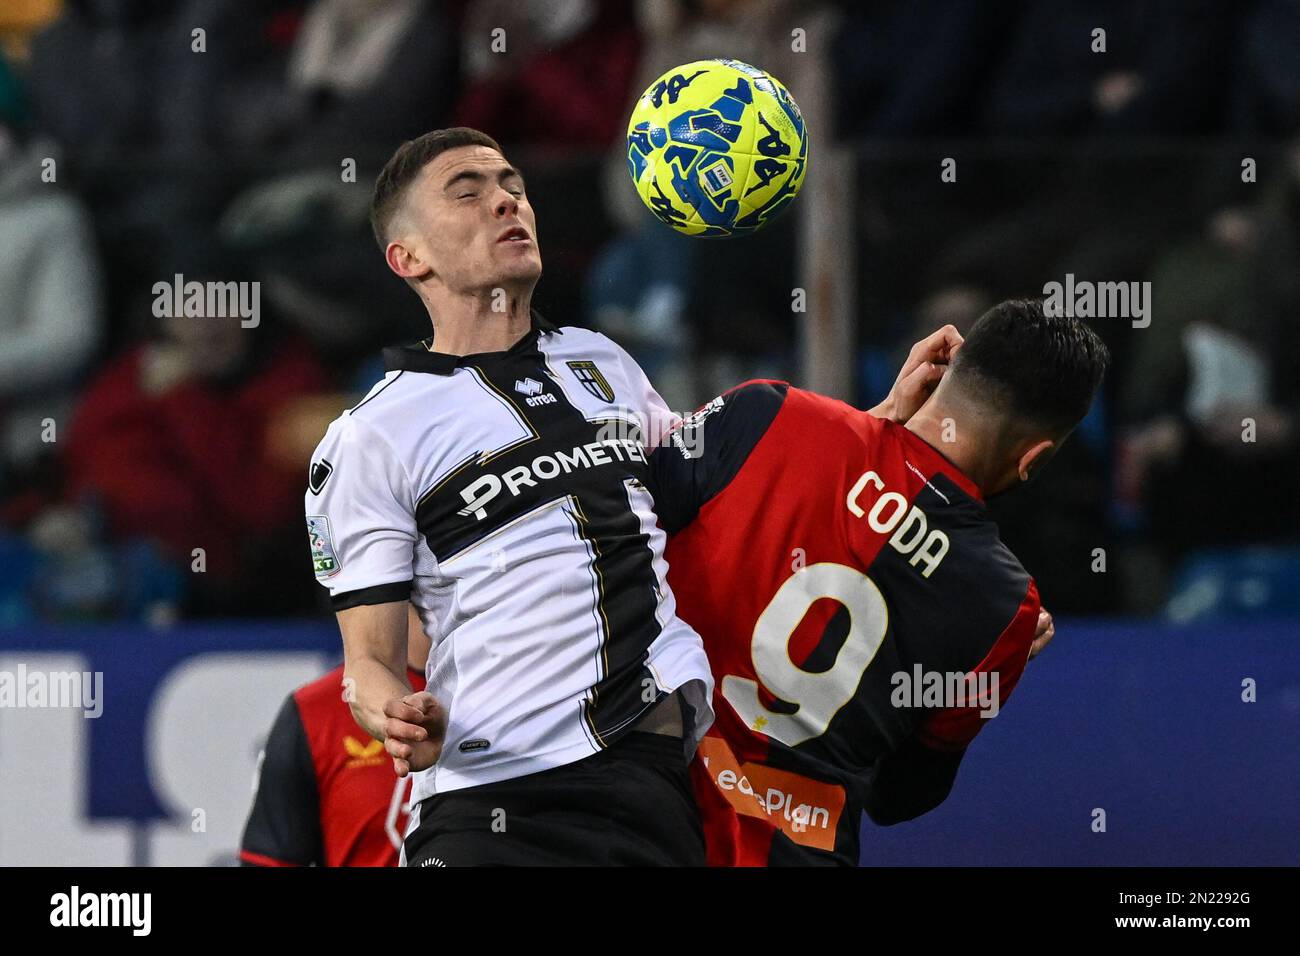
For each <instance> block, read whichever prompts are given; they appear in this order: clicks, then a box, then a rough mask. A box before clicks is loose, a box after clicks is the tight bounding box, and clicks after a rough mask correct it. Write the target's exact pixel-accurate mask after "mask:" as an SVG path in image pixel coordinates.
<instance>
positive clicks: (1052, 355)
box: [949, 299, 1110, 433]
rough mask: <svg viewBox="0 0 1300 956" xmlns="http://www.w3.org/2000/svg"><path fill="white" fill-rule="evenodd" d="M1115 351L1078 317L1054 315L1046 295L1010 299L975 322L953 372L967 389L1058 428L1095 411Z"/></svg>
mask: <svg viewBox="0 0 1300 956" xmlns="http://www.w3.org/2000/svg"><path fill="white" fill-rule="evenodd" d="M1109 362H1110V352H1109V350H1108V349H1107V348H1106V344H1105V343H1104V342H1102V340H1101V339H1100V337H1098V335H1097V333H1096V332H1094V331H1093V330H1092V329H1091V328H1090V327H1089V326H1088V325H1087V324H1086V323H1084V322H1083V321H1081V320H1080V319H1078V318H1074V317H1072V316H1066V315H1059V316H1057V315H1048V314H1047V313H1046V312H1045V310H1044V309H1043V300H1042V299H1010V300H1008V301H1006V302H1001V303H999V304H997V305H995V306H994V307H993V308H991V309H989V310H988V311H987V312H985V313H984V314H983V315H982V316H980V317H979V319H978V320H977V321H976V323H975V324H974V326H972V327H971V330H970V332H969V333H968V334H967V335H966V339H965V341H964V342H963V343H962V346H961V348H960V349H958V350H957V354H956V355H955V356H954V357H953V361H952V367H951V369H950V370H949V372H950V374H951V375H952V377H953V379H954V381H955V382H960V383H962V385H964V386H969V389H968V391H967V394H971V395H973V396H976V397H978V398H979V399H981V400H986V401H987V400H990V399H991V400H993V401H994V402H995V403H996V404H998V405H1000V406H1001V407H1002V408H1004V409H1005V410H1006V411H1007V412H1008V413H1009V414H1010V415H1012V416H1013V417H1015V418H1017V419H1020V420H1022V421H1027V422H1030V423H1032V424H1034V425H1036V426H1039V427H1042V428H1045V429H1046V430H1047V431H1049V432H1052V433H1061V432H1066V431H1069V430H1070V429H1072V428H1074V426H1075V425H1077V424H1079V422H1080V421H1082V420H1083V417H1084V416H1085V415H1087V414H1088V407H1089V406H1090V405H1091V404H1092V399H1093V395H1094V394H1095V393H1096V391H1097V386H1099V385H1100V384H1101V379H1102V376H1103V375H1104V374H1105V372H1106V366H1107V365H1108V364H1109Z"/></svg>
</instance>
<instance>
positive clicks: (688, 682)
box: [306, 314, 713, 801]
mask: <svg viewBox="0 0 1300 956" xmlns="http://www.w3.org/2000/svg"><path fill="white" fill-rule="evenodd" d="M427 345H428V343H427V341H426V342H425V343H420V344H418V345H415V346H410V347H405V348H397V349H387V350H385V352H384V358H385V364H386V366H387V368H388V372H387V374H386V375H385V376H384V378H383V380H382V381H380V382H379V383H377V384H376V385H375V387H374V388H372V389H371V391H370V393H369V394H368V395H367V396H366V397H365V399H364V400H363V401H362V402H361V403H360V404H359V405H357V406H356V407H355V408H353V409H351V410H350V411H347V412H345V413H344V414H343V415H342V416H341V417H340V418H338V419H337V420H336V421H335V422H334V423H333V424H332V425H331V426H330V428H329V431H328V432H327V433H326V435H325V438H324V439H323V440H322V441H321V443H320V446H319V447H318V448H317V450H316V453H315V455H314V456H313V459H312V465H311V473H310V479H309V487H308V491H307V495H306V511H307V528H308V537H309V540H310V544H311V552H312V562H313V565H314V567H315V573H316V577H317V579H318V580H319V581H320V582H321V583H322V584H323V585H325V586H326V587H327V588H328V589H329V591H330V595H331V599H332V602H333V604H334V607H335V609H336V610H343V609H345V608H349V607H355V606H358V605H361V604H382V603H387V602H390V601H404V600H406V599H407V598H408V597H409V599H410V600H411V601H412V602H413V603H414V605H415V607H416V609H417V610H418V612H419V614H420V618H421V620H422V621H423V624H424V628H425V631H426V632H427V633H428V635H429V637H430V638H431V639H432V642H433V647H432V651H431V652H430V656H429V661H428V664H427V666H426V675H427V677H428V689H429V691H430V692H431V693H432V694H433V695H434V696H435V697H436V698H437V699H438V700H439V701H440V702H441V703H442V704H443V705H444V706H445V707H447V709H448V712H449V718H448V721H449V722H448V728H447V735H446V741H445V745H444V748H443V753H442V757H441V758H440V759H439V761H438V763H437V764H436V765H435V766H434V767H432V768H430V769H429V770H426V771H424V772H422V773H420V774H418V775H417V776H416V779H415V783H414V787H413V791H412V800H413V801H418V800H421V799H423V798H424V797H427V796H429V795H431V794H433V793H437V792H442V791H448V790H455V789H459V788H462V787H470V786H477V785H480V784H485V783H491V782H494V781H497V780H504V779H509V778H512V777H517V776H522V775H524V774H528V773H534V772H536V771H540V770H545V769H548V768H550V767H556V766H560V765H562V764H566V763H570V762H572V761H575V760H578V759H580V758H582V757H585V756H588V755H590V754H592V753H595V752H596V751H599V750H601V749H603V748H604V747H607V746H608V745H609V744H611V743H613V742H614V741H615V740H617V739H618V738H619V737H620V736H621V735H622V734H623V733H624V732H626V731H627V730H628V729H630V728H631V726H632V725H633V724H634V723H635V722H636V721H637V719H638V718H639V717H640V716H641V715H642V714H643V713H645V712H646V711H647V710H648V709H649V708H650V707H652V706H653V705H654V704H655V703H656V701H658V700H660V699H662V698H663V697H664V696H666V695H667V694H669V693H671V692H672V691H673V690H676V689H678V688H681V690H682V693H683V696H684V697H685V698H686V701H687V703H688V704H689V705H690V707H691V708H692V710H693V713H692V714H691V716H690V720H689V726H688V727H687V733H686V741H685V742H686V745H687V749H688V751H689V752H694V749H695V747H696V745H697V744H698V742H699V740H700V738H701V737H702V736H703V734H704V732H705V730H706V729H707V728H708V726H709V724H710V723H711V722H712V720H713V711H712V707H711V703H710V701H711V695H712V678H711V677H710V674H709V664H708V660H707V659H706V657H705V655H704V648H703V645H702V643H701V641H700V638H699V635H697V634H696V633H695V631H693V630H692V629H691V628H690V627H689V626H688V625H686V624H685V623H683V622H682V621H681V620H680V619H678V617H677V615H676V608H675V602H674V599H673V595H672V591H671V590H670V589H669V587H668V584H667V582H666V580H665V575H666V571H667V566H666V565H665V563H664V558H663V552H664V545H665V536H664V533H663V531H662V530H661V529H660V528H659V527H658V524H657V520H656V517H655V512H654V501H653V499H652V498H651V495H650V492H649V491H648V490H647V488H646V485H645V481H646V479H647V477H648V472H647V468H648V466H647V462H646V450H645V449H646V446H647V445H650V444H652V443H654V442H657V441H658V439H659V436H660V434H661V433H662V432H663V431H666V430H667V429H668V428H669V427H671V425H672V424H673V423H674V419H673V416H672V415H671V413H670V412H669V411H668V409H667V408H666V407H665V405H664V403H663V400H662V399H661V398H660V397H659V396H658V394H657V393H656V392H655V391H654V389H653V388H652V387H651V385H650V383H649V381H648V380H647V379H646V377H645V374H644V373H643V372H642V371H641V369H640V368H639V367H638V366H637V364H636V363H635V362H634V361H633V360H632V359H631V357H630V356H628V355H627V353H626V352H624V351H623V350H622V349H621V348H620V347H619V346H618V345H616V344H615V343H614V342H612V341H611V340H610V339H608V338H606V337H605V336H604V335H601V334H599V333H596V332H591V331H588V330H586V329H579V328H571V327H570V328H565V329H562V330H561V329H557V328H555V327H554V326H552V325H550V324H549V323H547V322H546V321H545V320H544V319H542V318H541V317H540V316H537V315H536V314H535V315H534V318H533V326H532V329H531V330H530V331H529V333H528V334H527V335H525V336H524V338H523V339H521V340H520V341H519V342H518V343H517V344H515V345H514V346H513V347H512V348H510V349H509V350H507V351H503V352H491V353H484V354H478V355H466V356H453V355H447V354H442V353H435V352H430V351H429V350H428V347H427ZM688 755H689V754H688Z"/></svg>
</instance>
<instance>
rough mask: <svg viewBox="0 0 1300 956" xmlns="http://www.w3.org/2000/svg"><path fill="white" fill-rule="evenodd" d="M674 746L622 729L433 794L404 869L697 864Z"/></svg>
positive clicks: (697, 831) (697, 829)
mask: <svg viewBox="0 0 1300 956" xmlns="http://www.w3.org/2000/svg"><path fill="white" fill-rule="evenodd" d="M682 751H683V747H682V742H681V740H680V739H679V738H674V737H668V736H665V735H663V734H650V733H642V732H640V731H632V732H630V733H628V734H625V735H624V736H623V737H621V738H620V739H619V740H618V741H617V742H615V743H614V744H613V745H612V746H610V747H609V749H607V750H602V751H601V752H600V753H598V754H593V755H592V756H590V757H586V758H584V759H582V760H579V761H576V762H575V763H571V764H566V765H564V766H562V767H554V768H552V769H550V770H543V771H541V772H540V773H533V774H528V775H527V776H524V777H516V778H514V779H512V780H501V781H498V782H497V783H489V784H484V785H483V786H480V787H468V788H466V789H463V790H452V791H449V792H447V793H439V794H434V795H433V796H431V797H428V798H426V799H425V800H422V801H421V802H420V804H419V806H418V807H416V808H415V810H414V811H413V815H415V814H418V817H417V818H416V821H415V822H416V826H415V829H414V830H413V831H411V833H410V835H409V836H408V837H407V838H406V843H405V845H404V847H403V850H404V853H405V857H406V865H407V866H703V865H704V859H705V858H704V831H703V829H702V828H701V826H700V813H699V808H698V807H697V806H696V803H695V797H694V795H693V793H692V792H691V781H690V774H689V772H688V769H687V763H686V758H685V755H684V754H683V752H682Z"/></svg>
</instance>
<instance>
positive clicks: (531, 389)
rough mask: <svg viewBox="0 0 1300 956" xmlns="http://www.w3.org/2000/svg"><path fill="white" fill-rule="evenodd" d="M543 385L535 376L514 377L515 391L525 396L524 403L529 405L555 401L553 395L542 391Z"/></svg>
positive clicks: (548, 403) (546, 403)
mask: <svg viewBox="0 0 1300 956" xmlns="http://www.w3.org/2000/svg"><path fill="white" fill-rule="evenodd" d="M543 388H544V386H543V385H542V383H541V382H539V381H537V379H535V378H531V377H530V378H525V379H515V391H516V392H518V393H519V394H520V395H524V396H526V397H525V399H524V403H525V404H527V405H529V406H537V405H550V404H551V403H552V402H554V401H556V398H555V396H554V395H552V394H550V393H549V392H543V391H542V389H543Z"/></svg>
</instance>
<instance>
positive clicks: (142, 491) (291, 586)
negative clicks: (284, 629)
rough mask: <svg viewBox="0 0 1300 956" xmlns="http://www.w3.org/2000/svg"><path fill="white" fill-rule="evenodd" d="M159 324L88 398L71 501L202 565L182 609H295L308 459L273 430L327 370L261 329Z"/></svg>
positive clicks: (77, 432)
mask: <svg viewBox="0 0 1300 956" xmlns="http://www.w3.org/2000/svg"><path fill="white" fill-rule="evenodd" d="M162 323H163V324H162V334H161V335H160V336H159V337H158V338H157V339H156V340H154V341H150V342H148V343H147V344H144V345H141V346H139V347H137V348H135V349H133V350H131V351H130V352H128V353H127V354H125V355H123V356H122V357H120V358H119V359H117V360H116V361H115V362H112V363H110V364H109V365H108V366H107V367H106V368H105V369H104V370H103V371H102V372H101V373H100V374H99V375H98V376H97V377H96V378H95V379H94V380H93V381H92V382H91V383H90V385H89V387H88V388H87V389H86V392H85V395H84V396H83V397H82V399H81V402H80V405H79V407H78V408H77V411H76V414H75V417H74V419H73V422H72V428H71V435H70V441H69V448H68V458H67V467H68V492H69V494H70V496H71V497H72V498H73V499H74V500H79V501H84V500H87V499H88V500H91V501H94V502H95V503H96V504H97V505H98V507H99V508H100V509H101V511H102V514H103V516H104V518H105V519H106V522H107V527H108V532H109V534H110V536H112V537H115V538H118V537H127V536H132V537H144V538H148V539H152V540H153V541H155V542H156V543H157V544H158V546H159V547H160V548H161V549H162V551H163V552H164V553H165V554H166V555H167V556H169V557H170V558H171V559H172V560H175V561H177V562H179V563H181V564H182V566H183V567H186V568H188V569H189V570H191V571H198V570H200V569H202V570H203V572H204V573H202V574H198V573H196V574H193V575H192V576H191V579H192V587H191V594H192V601H191V605H192V606H191V610H194V611H197V612H199V613H225V614H229V613H268V612H275V611H283V610H288V609H291V608H292V605H293V603H294V602H293V601H291V600H288V598H287V595H290V594H300V593H301V582H302V581H303V580H305V579H306V575H305V574H304V573H303V568H304V567H305V565H304V564H303V561H305V557H304V555H303V554H302V553H300V552H302V548H301V547H300V545H301V537H302V535H301V529H300V528H298V527H297V525H299V524H300V523H301V514H300V512H301V501H302V494H303V488H304V484H305V480H306V478H305V476H306V473H307V466H308V461H307V459H306V457H302V459H301V460H300V461H299V460H297V459H298V458H299V457H300V452H299V451H298V448H297V447H296V446H297V443H296V440H295V439H294V438H293V437H292V434H291V430H286V429H285V428H284V427H282V426H283V423H284V422H285V421H286V420H288V419H289V418H290V417H292V416H294V415H295V414H296V412H297V409H298V406H299V405H300V404H301V403H304V402H306V403H311V402H312V401H313V400H314V399H315V398H317V397H318V396H317V395H316V394H314V393H319V392H320V390H321V389H322V387H323V385H324V374H323V372H322V370H321V368H320V366H319V365H318V364H317V361H316V359H315V358H314V357H313V356H312V355H311V354H310V353H309V352H308V351H306V350H305V349H304V348H302V347H301V346H299V345H297V344H295V343H294V342H292V341H288V342H282V343H280V344H278V345H264V344H263V343H262V338H263V337H264V335H265V332H266V330H261V329H254V328H244V327H243V326H241V323H240V320H239V319H238V318H210V317H202V318H200V317H175V318H167V319H164V320H162ZM287 443H288V444H293V445H295V447H294V448H292V449H286V447H285V445H286V444H287ZM294 544H296V545H299V547H297V548H296V549H294V548H293V547H292V545H294ZM199 548H201V549H203V550H202V554H201V561H200V555H199V553H198V552H196V550H195V549H199ZM294 555H296V556H297V557H298V558H299V559H301V560H298V561H295V560H294ZM308 600H309V599H308ZM286 602H287V606H286Z"/></svg>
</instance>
